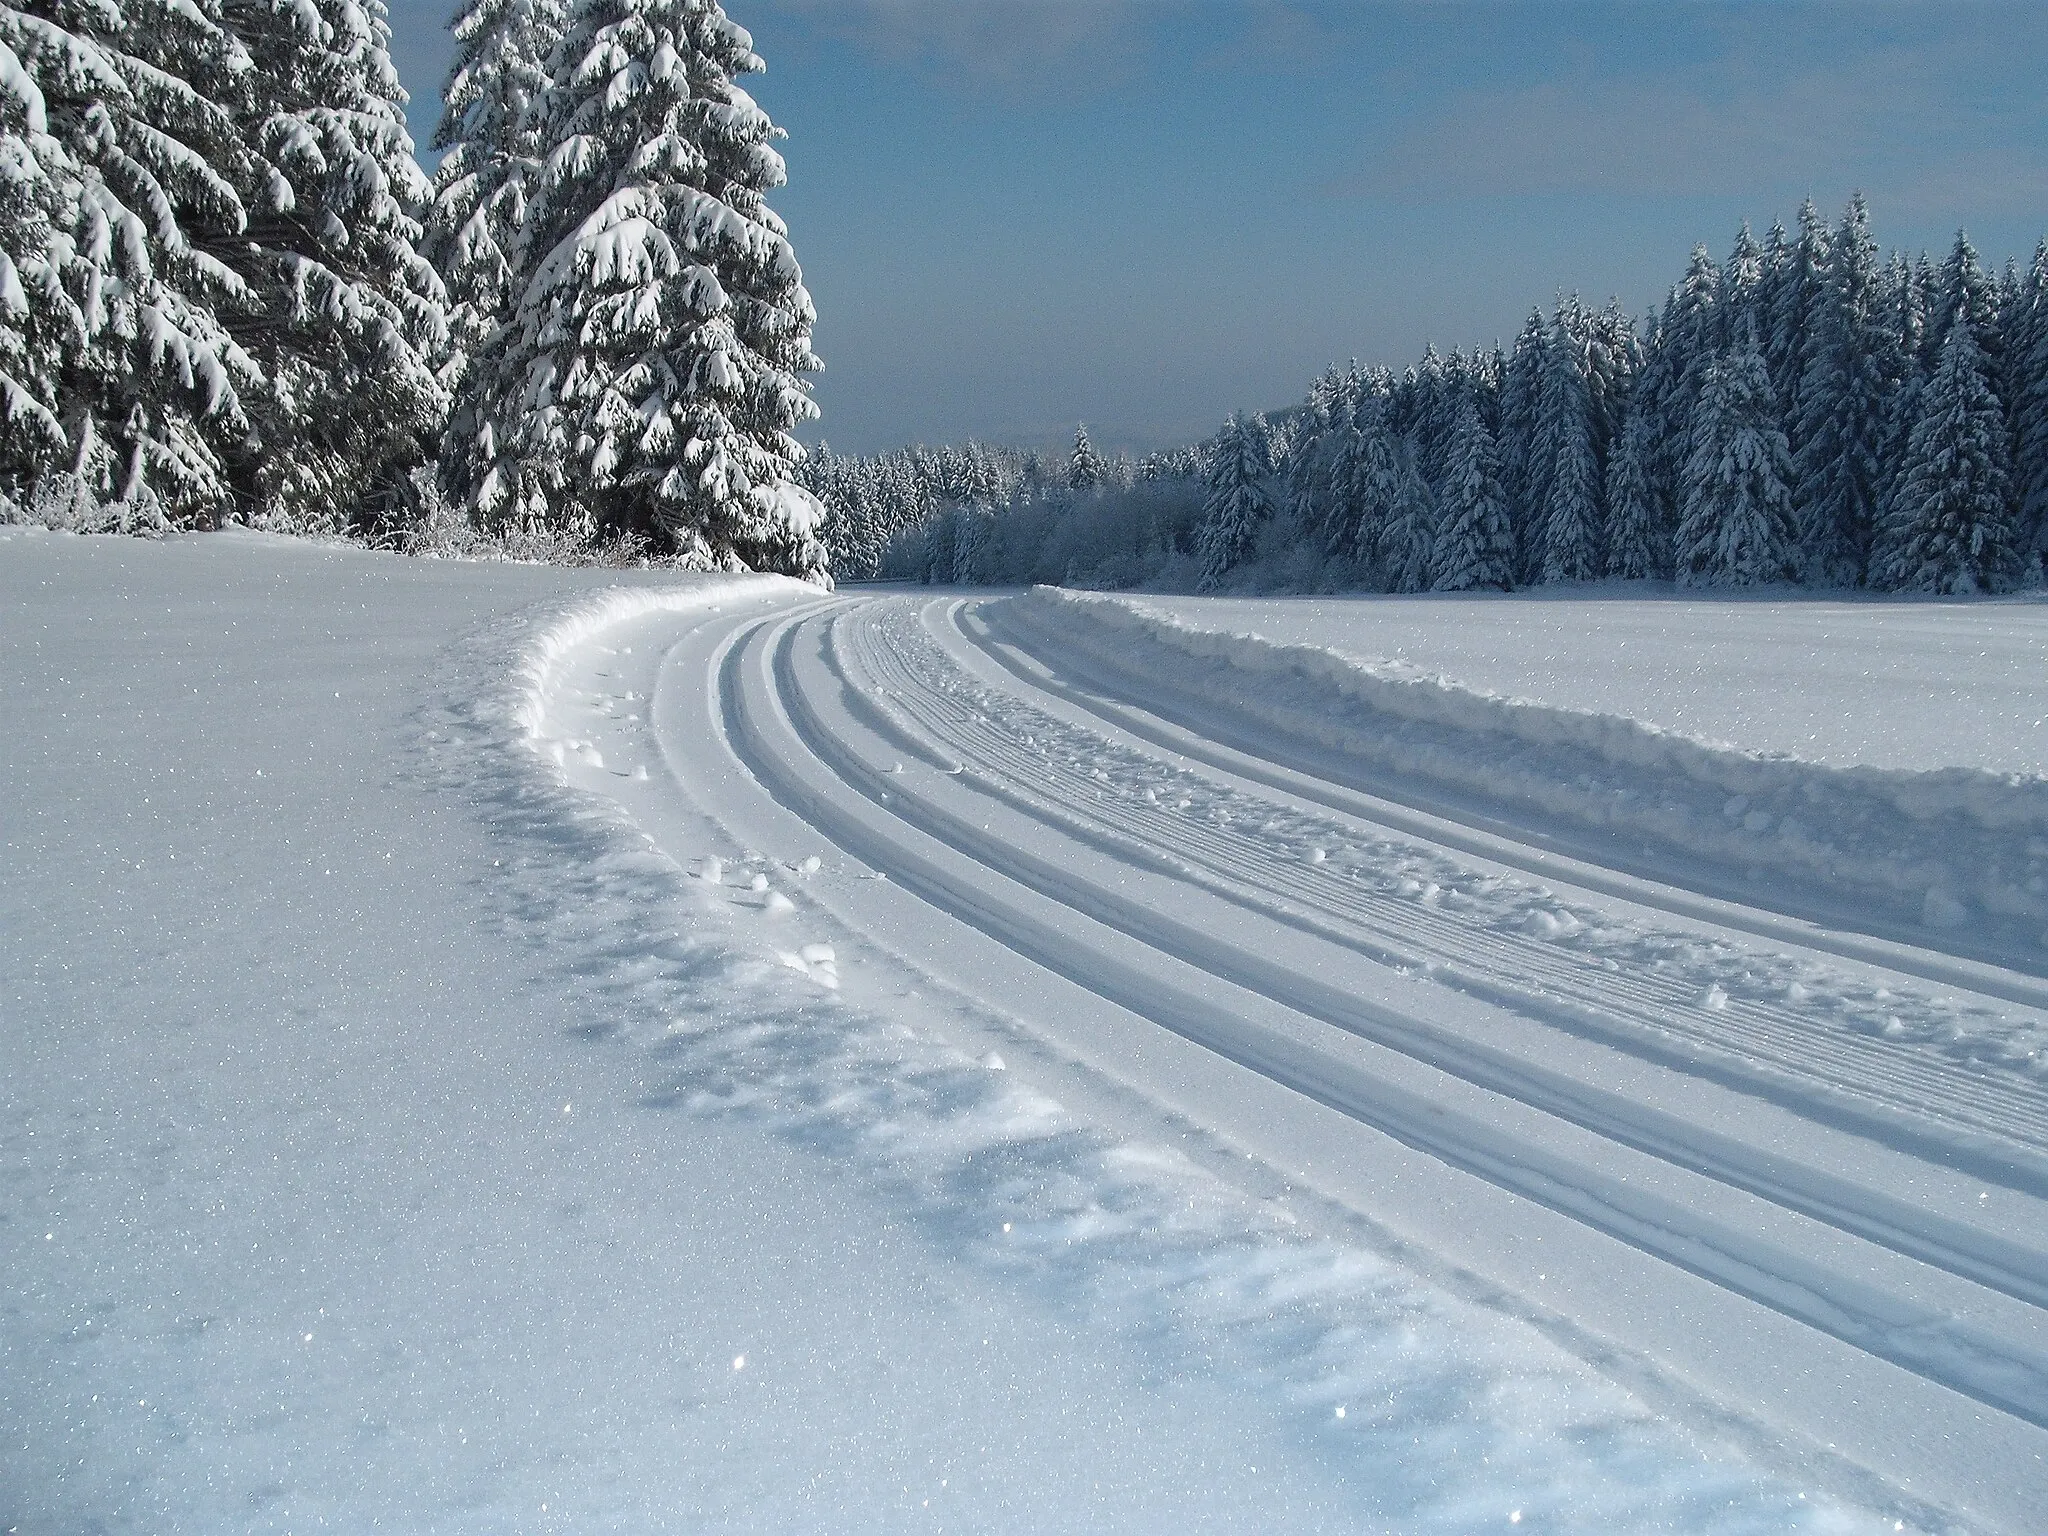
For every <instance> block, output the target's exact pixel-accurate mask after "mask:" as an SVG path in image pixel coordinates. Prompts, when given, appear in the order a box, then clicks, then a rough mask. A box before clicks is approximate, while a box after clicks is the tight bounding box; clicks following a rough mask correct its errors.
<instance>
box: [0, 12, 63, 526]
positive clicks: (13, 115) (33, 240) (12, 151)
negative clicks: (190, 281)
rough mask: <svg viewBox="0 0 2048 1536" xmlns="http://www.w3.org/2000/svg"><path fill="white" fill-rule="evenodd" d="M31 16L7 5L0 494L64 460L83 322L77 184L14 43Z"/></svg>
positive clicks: (0, 15)
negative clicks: (77, 284) (73, 256)
mask: <svg viewBox="0 0 2048 1536" xmlns="http://www.w3.org/2000/svg"><path fill="white" fill-rule="evenodd" d="M25 19H26V18H23V17H22V16H21V15H20V13H19V12H14V11H11V10H7V9H0V28H4V30H0V425H4V426H5V427H6V431H5V433H4V434H0V495H9V494H11V495H14V496H26V495H27V493H28V487H29V485H30V484H31V483H32V482H33V481H35V480H36V479H38V478H39V477H40V476H41V475H42V473H43V472H45V471H46V470H47V469H49V468H50V467H51V466H53V465H57V464H61V463H63V461H64V459H65V458H66V453H65V450H66V448H67V446H68V444H69V438H68V437H67V436H66V435H65V432H64V428H63V425H62V423H60V422H59V421H58V419H57V407H58V401H57V381H58V375H59V373H60V371H61V369H62V366H63V353H64V344H65V342H66V341H67V340H68V339H70V338H72V337H75V336H78V335H80V334H81V333H82V332H83V330H84V316H83V315H82V314H81V313H80V311H79V308H78V306H77V304H76V303H75V302H73V300H72V298H71V296H70V295H69V294H68V293H66V292H65V290H64V267H65V264H66V258H67V257H68V255H69V251H70V240H69V236H68V235H60V234H59V233H58V232H59V231H69V230H70V229H71V228H72V227H73V226H74V223H75V218H76V216H75V213H74V212H73V209H72V207H71V204H72V201H73V199H74V198H75V195H76V192H77V189H78V179H77V176H76V173H75V172H74V170H73V168H72V166H71V164H70V158H69V156H68V155H66V153H65V151H64V146H63V145H62V144H61V143H59V142H58V141H57V140H56V139H55V138H54V137H52V136H51V134H50V125H49V114H48V109H47V106H46V104H45V103H44V100H43V93H42V90H41V88H40V87H39V86H38V85H37V84H36V82H35V79H34V78H33V77H32V76H31V75H30V74H29V72H28V70H27V69H26V68H25V67H24V66H23V65H22V62H21V60H20V58H19V57H18V56H17V55H16V52H15V49H14V47H13V46H11V43H10V40H15V39H18V36H19V32H20V30H21V28H22V22H23V21H24V20H25Z"/></svg>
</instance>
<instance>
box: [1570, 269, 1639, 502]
mask: <svg viewBox="0 0 2048 1536" xmlns="http://www.w3.org/2000/svg"><path fill="white" fill-rule="evenodd" d="M1582 321H1583V324H1584V327H1585V340H1586V393H1587V395H1588V397H1589V404H1590V407H1591V412H1592V417H1591V421H1592V431H1593V452H1594V456H1595V457H1596V458H1598V459H1599V461H1600V462H1601V463H1602V464H1605V463H1606V462H1607V455H1608V453H1609V452H1610V451H1612V449H1613V446H1614V443H1615V440H1616V439H1617V438H1619V437H1620V436H1621V424H1622V420H1623V418H1624V417H1626V416H1627V414H1628V407H1629V398H1630V396H1632V395H1633V394H1634V393H1635V383H1636V378H1637V376H1638V375H1639V374H1640V373H1641V372H1642V367H1643V344H1642V338H1641V337H1639V336H1638V335H1637V334H1636V328H1635V324H1634V322H1632V321H1631V320H1630V319H1629V317H1628V316H1627V315H1626V314H1625V313H1623V311H1622V308H1621V301H1620V300H1618V299H1614V300H1609V301H1608V304H1607V307H1606V308H1605V309H1602V310H1598V311H1592V312H1582Z"/></svg>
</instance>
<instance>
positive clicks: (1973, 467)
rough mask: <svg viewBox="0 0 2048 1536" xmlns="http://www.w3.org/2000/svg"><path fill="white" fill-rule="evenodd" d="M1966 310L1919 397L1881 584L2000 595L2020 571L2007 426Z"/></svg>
mask: <svg viewBox="0 0 2048 1536" xmlns="http://www.w3.org/2000/svg"><path fill="white" fill-rule="evenodd" d="M1985 364H1986V360H1985V357H1984V354H1983V353H1982V352H1981V351H1980V350H1979V349H1978V346H1977V338H1976V335H1975V331H1974V329H1973V327H1972V326H1971V325H1970V323H1969V316H1968V313H1967V311H1965V310H1963V309H1961V308H1960V307H1959V308H1958V311H1957V313H1956V315H1955V316H1953V317H1952V318H1951V321H1950V323H1949V326H1948V339H1947V340H1946V341H1945V342H1943V343H1942V349H1941V366H1940V367H1939V368H1937V369H1936V370H1935V374H1934V377H1933V378H1932V379H1931V380H1930V381H1929V382H1928V384H1927V387H1926V389H1925V390H1924V391H1923V392H1922V394H1921V397H1920V414H1919V418H1918V420H1917V421H1916V422H1915V423H1914V426H1913V432H1912V437H1911V439H1910V441H1909V444H1908V447H1907V451H1906V460H1905V463H1904V464H1903V466H1902V467H1901V469H1900V474H1899V482H1898V485H1897V487H1896V489H1895V490H1894V492H1893V495H1892V498H1891V504H1890V507H1889V509H1888V514H1887V517H1886V521H1885V523H1884V525H1883V526H1882V527H1880V528H1879V529H1878V531H1877V540H1876V544H1875V547H1874V548H1873V549H1872V551H1871V561H1870V565H1871V579H1872V584H1873V585H1875V586H1880V587H1886V588H1889V589H1891V590H1893V591H1907V592H1945V593H1946V592H2002V591H2005V590H2007V589H2009V588H2010V587H2012V586H2013V585H2014V583H2015V582H2016V581H2017V579H2018V577H2019V574H2020V559H2019V550H2018V540H2017V539H2016V537H2015V531H2014V529H2013V526H2012V521H2011V504H2010V500H2009V495H2010V484H2009V465H2008V459H2007V454H2008V448H2007V441H2006V432H2005V421H2004V417H2003V414H2002V412H2001V411H2000V409H1999V404H1998V397H1997V396H1996V395H1994V394H1993V393H1992V391H1991V384H1990V380H1989V379H1988V378H1987V377H1986V366H1985Z"/></svg>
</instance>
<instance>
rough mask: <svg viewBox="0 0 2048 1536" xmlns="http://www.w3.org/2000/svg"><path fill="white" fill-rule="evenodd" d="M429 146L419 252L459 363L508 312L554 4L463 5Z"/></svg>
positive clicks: (554, 36) (536, 0) (557, 32)
mask: <svg viewBox="0 0 2048 1536" xmlns="http://www.w3.org/2000/svg"><path fill="white" fill-rule="evenodd" d="M454 32H455V45H456V52H455V63H454V65H453V66H452V67H451V68H450V70H449V72H448V83H447V87H446V89H445V91H444V92H443V96H444V99H445V105H444V106H443V108H442V111H441V121H440V125H439V126H438V127H437V128H436V129H435V131H434V141H433V142H434V147H435V148H436V149H440V150H445V151H446V154H445V155H444V157H443V158H442V161H441V165H440V169H439V170H437V171H436V172H435V173H434V201H433V209H432V212H431V213H430V215H429V217H428V227H427V235H426V238H425V239H424V240H423V241H422V243H421V246H422V250H423V251H424V252H425V253H426V254H427V255H428V257H429V259H431V260H432V261H433V263H434V265H435V268H436V269H437V270H438V271H439V272H440V274H441V277H442V281H443V283H444V285H445V286H446V288H447V291H448V301H449V316H448V319H449V328H450V331H451V333H452V335H453V337H454V339H455V343H456V345H457V347H458V348H460V349H461V351H462V352H463V354H464V355H465V356H467V355H470V354H474V353H475V352H477V351H479V350H481V348H482V346H483V344H484V342H485V341H486V340H487V339H488V338H489V336H490V334H491V332H493V331H494V330H496V329H497V327H498V326H499V325H500V324H501V323H503V321H504V320H505V319H506V318H507V317H508V316H509V315H510V314H511V310H512V305H513V303H514V301H515V299H516V298H517V295H518V288H519V282H520V279H521V277H523V275H524V274H522V273H520V272H517V271H516V270H515V269H514V267H513V253H514V252H515V251H517V250H518V249H519V247H520V244H521V240H520V234H521V229H522V226H523V225H524V222H525V214H526V199H527V196H528V194H529V190H530V187H531V185H532V181H533V178H534V174H535V173H536V172H537V171H538V169H539V166H540V148H541V146H540V143H539V139H538V136H537V131H536V130H537V126H538V120H537V116H536V114H535V113H534V110H533V109H534V106H535V105H536V103H537V102H538V100H539V98H540V96H541V94H542V93H543V92H544V91H545V90H546V89H547V85H548V73H547V70H548V60H549V58H550V56H551V55H552V54H553V52H554V49H555V46H556V44H557V43H558V42H559V41H560V40H561V35H562V12H561V6H560V4H559V0H467V3H465V4H464V5H463V7H462V9H461V10H460V11H459V12H458V13H457V15H456V18H455V25H454Z"/></svg>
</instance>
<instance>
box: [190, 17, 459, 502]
mask: <svg viewBox="0 0 2048 1536" xmlns="http://www.w3.org/2000/svg"><path fill="white" fill-rule="evenodd" d="M225 13H226V16H227V19H228V21H229V23H230V24H231V25H232V26H233V28H234V30H235V33H236V35H237V36H238V37H239V38H240V39H241V40H242V42H243V44H244V46H245V47H246V48H247V49H248V52H249V55H250V58H251V61H252V63H253V66H254V67H253V68H252V69H250V70H249V71H248V73H247V79H246V85H247V93H246V94H245V95H244V96H243V97H242V99H241V100H240V101H239V102H238V104H237V111H238V115H239V117H240V118H241V121H242V125H243V133H244V135H245V137H246V139H247V140H248V142H250V143H251V144H253V145H254V146H255V147H256V148H257V150H258V151H259V152H260V153H261V154H262V155H263V157H264V159H265V162H266V165H267V170H268V177H267V185H266V187H265V188H264V191H263V195H262V196H261V197H260V198H259V199H256V200H255V201H254V205H253V206H252V207H251V208H250V211H249V228H248V233H247V238H246V239H245V240H243V241H238V242H235V243H234V244H232V245H231V246H225V247H223V248H222V256H223V259H224V260H226V261H227V262H229V263H230V264H231V265H233V266H234V267H235V268H236V270H237V271H238V272H239V273H240V274H241V276H242V278H243V280H244V281H245V282H246V283H247V285H248V287H249V289H250V291H251V292H252V293H253V294H254V295H255V297H256V300H257V305H258V312H257V313H256V315H254V316H253V317H251V318H250V319H248V320H246V321H243V320H240V319H237V320H233V321H231V322H230V324H231V325H232V326H233V328H234V329H235V331H236V333H237V334H238V335H241V336H243V337H245V338H246V345H247V347H248V350H249V352H250V353H251V355H252V356H254V357H255V358H256V359H257V361H258V362H259V363H261V365H262V367H263V371H264V375H265V380H264V388H263V390H262V392H261V394H260V396H258V397H257V398H256V399H255V401H254V402H253V404H252V407H251V415H252V417H253V418H254V427H255V431H256V439H255V441H254V442H252V443H251V444H250V445H249V449H248V451H246V452H244V453H243V454H241V455H239V456H238V462H237V464H236V482H237V491H238V494H239V496H240V498H241V499H242V500H243V503H244V506H245V507H246V508H247V509H248V512H249V515H250V516H251V517H252V518H254V519H255V520H257V521H259V522H264V521H271V522H275V523H277V524H279V525H282V526H286V527H293V528H306V527H327V528H349V527H354V528H374V527H377V526H379V525H381V524H383V523H385V522H386V521H387V520H389V519H392V518H394V517H396V516H397V515H398V514H399V513H400V511H401V502H402V499H403V497H404V495H405V493H406V490H407V483H406V482H407V477H408V476H409V474H410V473H411V471H412V470H413V469H414V468H416V467H418V466H420V465H421V464H423V463H425V462H427V460H428V459H429V458H430V457H431V456H432V450H433V446H434V444H435V443H436V442H437V441H438V439H439V436H440V433H441V429H442V427H443V425H444V424H445V420H446V414H447V395H446V392H445V391H444V390H443V389H442V387H441V384H440V381H439V379H438V378H437V376H436V365H437V363H438V362H439V361H440V359H441V356H442V353H443V351H444V349H445V348H446V345H447V340H448V326H447V316H446V313H445V310H444V307H443V298H444V295H443V290H442V287H441V281H440V278H439V276H438V275H437V274H436V273H435V271H434V269H433V267H432V266H431V265H429V264H428V262H427V261H426V259H425V258H424V257H422V256H421V255H420V254H419V250H418V242H419V239H420V236H421V231H422V226H421V223H420V220H421V217H422V216H423V215H424V213H425V212H426V209H427V206H428V203H429V201H430V200H431V197H432V188H431V186H430V185H429V183H428V181H427V178H426V176H425V174H424V173H423V172H422V171H421V170H420V167H419V163H418V161H416V160H415V159H414V158H413V143H412V137H411V135H410V134H409V133H408V132H407V131H406V122H405V101H406V94H405V91H404V89H403V88H402V87H401V86H400V85H399V83H398V75H397V72H396V71H395V70H394V69H393V68H392V64H391V54H390V43H391V28H390V24H389V21H388V20H387V17H386V12H385V7H384V3H383V0H225Z"/></svg>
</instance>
